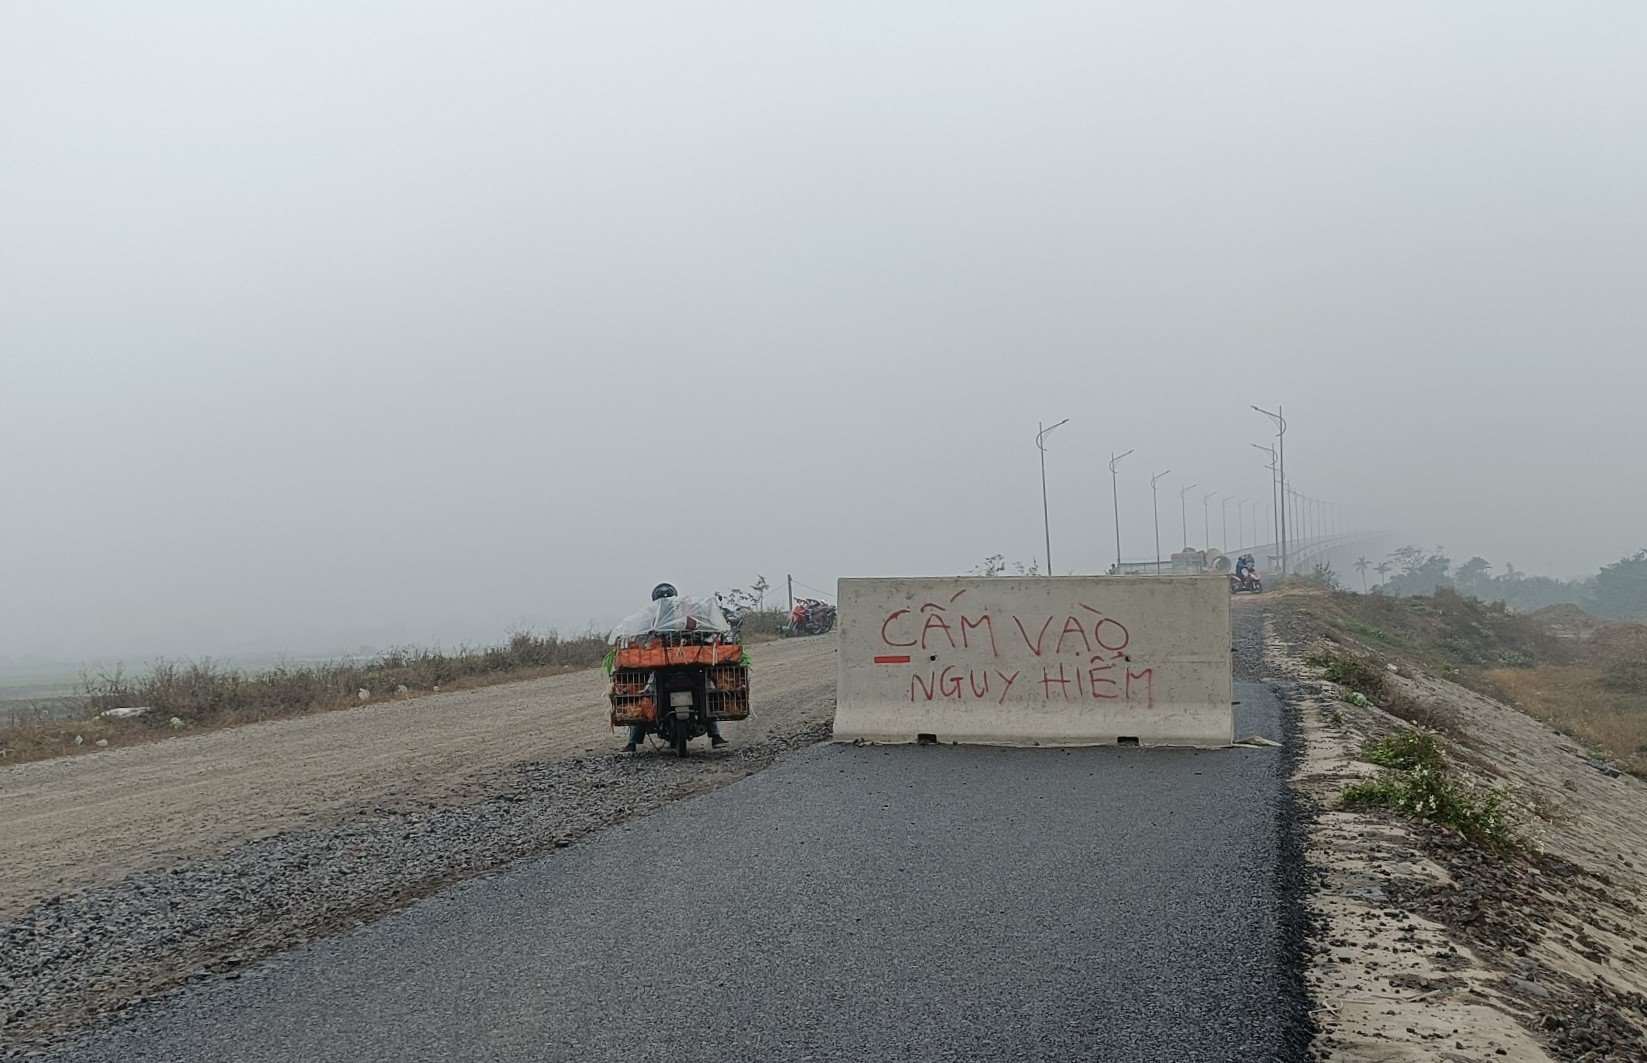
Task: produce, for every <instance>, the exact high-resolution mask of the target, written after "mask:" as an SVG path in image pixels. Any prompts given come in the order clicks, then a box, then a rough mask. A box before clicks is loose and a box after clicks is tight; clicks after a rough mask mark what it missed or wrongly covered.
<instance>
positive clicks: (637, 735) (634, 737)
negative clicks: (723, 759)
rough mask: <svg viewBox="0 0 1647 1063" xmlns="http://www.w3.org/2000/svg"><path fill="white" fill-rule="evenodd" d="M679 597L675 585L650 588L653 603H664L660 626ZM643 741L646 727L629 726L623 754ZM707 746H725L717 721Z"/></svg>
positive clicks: (633, 749) (663, 584)
mask: <svg viewBox="0 0 1647 1063" xmlns="http://www.w3.org/2000/svg"><path fill="white" fill-rule="evenodd" d="M679 597H680V592H679V591H677V590H676V589H675V585H674V584H673V583H660V584H658V585H657V586H656V587H653V588H652V600H653V601H654V602H663V603H665V604H663V605H662V606H660V607H659V608H658V622H659V623H660V625H661V624H662V623H663V621H664V619H665V618H666V617H667V616H669V615H670V614H671V613H672V612H673V611H674V610H675V609H676V608H678V605H677V604H676V602H675V599H677V598H679ZM644 741H646V727H645V726H644V725H642V724H638V723H635V724H630V725H629V743H628V744H627V745H625V746H624V747H623V751H624V752H625V753H633V752H634V751H635V747H636V746H638V745H640V743H642V742H644ZM709 745H710V748H714V747H715V746H724V745H726V739H724V738H722V737H721V725H720V722H719V721H717V720H710V721H709Z"/></svg>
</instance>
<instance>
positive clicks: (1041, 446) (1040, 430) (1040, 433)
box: [1035, 417, 1069, 576]
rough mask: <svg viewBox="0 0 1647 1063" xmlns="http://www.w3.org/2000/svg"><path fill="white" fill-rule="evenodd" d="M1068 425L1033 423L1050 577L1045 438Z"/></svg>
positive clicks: (1050, 524)
mask: <svg viewBox="0 0 1647 1063" xmlns="http://www.w3.org/2000/svg"><path fill="white" fill-rule="evenodd" d="M1068 423H1069V418H1068V417H1065V418H1064V419H1063V420H1062V421H1059V422H1058V423H1057V424H1055V425H1053V426H1052V428H1048V427H1047V426H1045V425H1043V424H1042V423H1041V422H1039V421H1037V422H1035V428H1036V432H1035V449H1036V450H1039V451H1040V452H1041V530H1042V531H1043V532H1045V533H1046V540H1047V575H1049V576H1050V575H1052V519H1051V517H1049V516H1048V513H1047V436H1048V435H1049V434H1051V432H1052V429H1053V428H1058V427H1061V426H1063V425H1066V424H1068Z"/></svg>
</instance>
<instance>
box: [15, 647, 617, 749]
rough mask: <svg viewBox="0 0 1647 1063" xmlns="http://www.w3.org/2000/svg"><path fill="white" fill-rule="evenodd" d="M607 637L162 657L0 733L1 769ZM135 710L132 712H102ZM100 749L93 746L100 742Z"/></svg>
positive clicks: (492, 672) (515, 664) (537, 660)
mask: <svg viewBox="0 0 1647 1063" xmlns="http://www.w3.org/2000/svg"><path fill="white" fill-rule="evenodd" d="M605 652H606V639H605V638H604V637H603V636H601V635H596V634H586V635H579V636H576V637H572V638H562V637H561V636H560V635H557V634H555V633H553V632H551V633H549V634H544V635H539V634H532V633H529V632H520V633H517V634H515V635H512V636H510V638H509V641H508V642H507V643H505V644H503V645H501V646H490V647H483V648H463V649H458V650H454V651H450V652H447V651H443V650H433V649H400V650H390V651H389V652H387V653H384V654H382V655H380V656H378V657H377V658H375V659H373V660H370V661H337V662H329V663H322V664H304V665H287V666H276V667H274V668H267V669H261V670H258V671H240V670H237V669H232V668H225V667H223V666H221V665H218V664H215V663H213V662H212V661H209V660H206V661H190V662H175V661H160V662H158V663H157V664H155V665H154V667H153V668H151V669H150V670H149V671H147V672H145V673H142V674H140V675H131V676H128V675H125V674H123V673H121V672H118V671H117V672H114V673H110V674H102V675H97V676H88V677H87V678H86V679H85V693H84V695H83V696H82V698H81V699H80V700H81V706H80V711H79V712H78V713H76V716H78V717H79V718H77V719H67V720H43V721H39V722H35V723H24V724H21V725H20V726H18V727H14V728H9V729H6V730H4V731H0V763H17V762H19V761H25V760H40V759H43V758H46V757H54V756H62V755H65V754H71V753H77V752H90V751H92V750H94V749H98V748H102V747H103V746H106V745H120V744H130V743H133V742H142V741H150V740H153V739H156V738H160V737H163V736H166V735H170V734H175V733H179V732H188V731H194V730H200V729H207V728H216V727H230V726H234V725H237V724H243V723H255V722H257V721H259V720H272V719H279V718H282V717H288V716H301V715H305V714H307V713H313V712H327V711H330V710H334V709H344V708H350V707H353V706H357V705H363V704H371V703H375V702H382V701H392V700H396V699H399V698H406V697H412V696H414V695H417V694H423V693H429V692H433V691H438V690H452V689H462V688H466V687H474V686H485V685H489V684H492V683H503V682H509V681H512V680H517V679H530V678H535V677H537V676H544V675H554V674H557V673H560V672H567V671H573V670H576V669H579V668H588V667H591V666H593V665H596V664H599V663H600V660H601V657H602V656H603V655H604V654H605ZM133 707H141V708H143V709H144V710H145V711H144V712H143V714H142V715H140V716H135V717H130V718H125V719H118V718H111V717H108V716H102V715H100V714H101V713H104V712H107V711H108V710H110V709H122V708H133ZM100 743H101V745H100Z"/></svg>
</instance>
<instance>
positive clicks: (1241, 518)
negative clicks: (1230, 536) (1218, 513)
mask: <svg viewBox="0 0 1647 1063" xmlns="http://www.w3.org/2000/svg"><path fill="white" fill-rule="evenodd" d="M1250 505H1252V499H1250V498H1240V499H1237V500H1236V502H1235V538H1236V539H1237V540H1240V539H1244V538H1246V535H1247V507H1248V506H1250ZM1248 543H1251V540H1250V539H1249V540H1248ZM1237 545H1241V544H1240V543H1239V542H1238V543H1237Z"/></svg>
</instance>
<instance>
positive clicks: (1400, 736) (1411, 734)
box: [1361, 731, 1446, 770]
mask: <svg viewBox="0 0 1647 1063" xmlns="http://www.w3.org/2000/svg"><path fill="white" fill-rule="evenodd" d="M1361 759H1363V760H1365V761H1367V763H1369V764H1377V765H1378V766H1379V767H1381V768H1398V769H1402V770H1406V769H1411V768H1419V767H1428V768H1441V767H1444V766H1445V765H1446V760H1445V758H1444V757H1443V755H1442V746H1441V739H1440V738H1439V737H1437V736H1436V735H1433V734H1431V733H1429V732H1428V731H1398V732H1396V733H1395V734H1393V735H1390V736H1389V737H1387V738H1380V739H1377V740H1376V741H1372V740H1369V741H1368V742H1367V743H1366V744H1365V745H1363V746H1362V747H1361Z"/></svg>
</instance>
